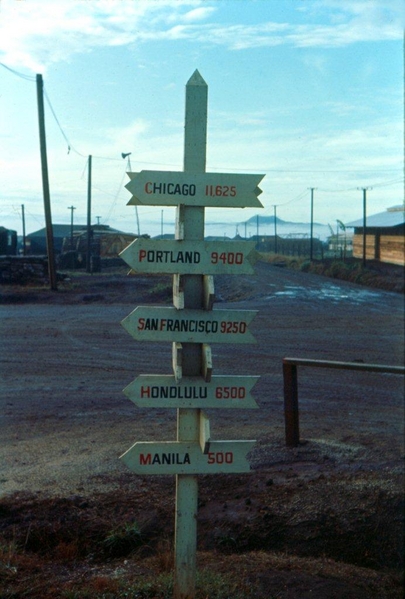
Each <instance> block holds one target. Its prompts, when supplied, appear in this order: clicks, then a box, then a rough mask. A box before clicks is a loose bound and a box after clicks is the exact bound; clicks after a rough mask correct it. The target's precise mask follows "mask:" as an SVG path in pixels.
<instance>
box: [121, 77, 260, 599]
mask: <svg viewBox="0 0 405 599" xmlns="http://www.w3.org/2000/svg"><path fill="white" fill-rule="evenodd" d="M207 95H208V88H207V84H206V83H205V81H204V79H203V78H202V77H201V75H200V73H199V72H198V71H195V72H194V74H193V75H192V77H191V78H190V80H189V81H188V83H187V85H186V114H185V136H184V171H181V172H169V171H167V172H166V171H141V172H140V173H128V174H129V176H130V179H131V181H130V182H129V183H128V185H127V186H126V187H127V189H128V190H129V191H130V192H131V194H132V198H131V200H130V201H129V202H128V204H130V205H140V204H142V205H155V206H156V205H158V206H160V205H161V206H163V205H166V206H176V207H177V212H176V231H175V240H174V241H173V240H152V239H138V240H136V241H135V242H133V243H132V244H131V245H130V246H129V247H127V248H126V249H125V250H124V251H123V252H122V253H121V256H122V258H123V259H124V260H125V261H126V262H127V263H128V264H129V266H130V267H131V268H132V269H133V270H134V271H135V272H142V273H171V274H173V275H174V276H173V306H174V307H172V308H166V307H148V306H138V307H137V308H136V309H135V310H133V312H131V314H129V315H128V316H127V317H126V318H124V320H123V321H122V323H121V324H122V325H123V327H124V328H125V329H126V330H127V331H128V332H129V333H130V334H131V335H132V336H133V337H134V338H135V339H136V340H139V341H171V342H172V347H173V351H172V355H173V364H172V366H173V375H153V374H144V375H140V376H138V377H137V378H136V379H135V380H134V381H133V382H132V383H130V384H129V385H128V386H127V387H126V388H125V389H124V393H125V394H126V395H127V397H129V399H130V400H131V401H133V402H134V403H135V404H136V405H137V406H140V407H151V408H161V407H166V408H177V440H176V441H166V442H154V441H148V442H137V443H135V444H134V445H133V446H132V447H131V448H130V449H128V451H126V452H125V453H124V454H123V455H122V456H121V459H122V460H123V462H124V463H125V464H126V465H127V466H128V467H129V468H130V469H131V470H132V471H133V472H135V473H137V474H140V475H144V474H175V475H176V522H175V573H174V598H175V599H193V598H194V597H195V574H196V550H197V500H198V485H197V475H198V474H210V473H212V474H218V473H236V472H248V471H249V462H248V459H247V455H248V453H249V451H250V450H251V448H252V447H253V444H254V443H255V442H254V441H250V440H249V441H239V440H238V441H217V440H212V438H211V430H210V423H209V419H208V417H207V416H206V414H205V413H204V412H203V411H202V408H239V409H240V408H257V404H256V402H255V401H254V399H253V397H252V395H251V390H252V388H253V386H254V385H255V383H256V382H257V380H258V378H259V377H256V376H229V375H228V376H217V375H214V376H213V375H212V370H213V366H212V355H211V349H210V345H209V344H210V343H253V342H254V341H255V339H254V337H253V335H252V333H251V332H250V331H249V325H250V323H251V321H252V320H253V318H254V316H255V314H256V312H255V311H251V310H213V309H212V307H213V303H214V298H215V291H214V282H213V276H212V275H215V274H221V273H227V274H250V273H252V272H253V268H252V266H253V264H254V262H255V251H254V244H253V243H251V242H246V241H244V242H234V241H229V242H225V241H222V242H215V243H213V242H206V241H204V211H205V207H208V206H209V207H232V208H235V207H236V208H242V207H247V206H248V207H262V204H261V203H260V202H259V200H258V195H259V194H260V193H261V190H260V188H259V187H258V185H259V183H260V181H261V180H262V179H263V176H264V175H245V174H227V173H206V172H205V160H206V139H207Z"/></svg>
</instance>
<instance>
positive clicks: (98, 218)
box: [96, 216, 101, 226]
mask: <svg viewBox="0 0 405 599" xmlns="http://www.w3.org/2000/svg"><path fill="white" fill-rule="evenodd" d="M100 218H101V216H96V219H97V226H99V224H100Z"/></svg>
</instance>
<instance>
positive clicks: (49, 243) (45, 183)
mask: <svg viewBox="0 0 405 599" xmlns="http://www.w3.org/2000/svg"><path fill="white" fill-rule="evenodd" d="M36 80H37V102H38V124H39V145H40V151H41V170H42V190H43V196H44V211H45V226H46V247H47V253H48V273H49V282H50V285H51V289H52V290H53V291H56V290H57V289H58V286H57V282H56V267H55V251H54V244H53V230H52V215H51V198H50V194H49V177H48V158H47V153H46V135H45V111H44V83H43V80H42V75H37V78H36Z"/></svg>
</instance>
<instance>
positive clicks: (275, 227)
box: [273, 204, 277, 254]
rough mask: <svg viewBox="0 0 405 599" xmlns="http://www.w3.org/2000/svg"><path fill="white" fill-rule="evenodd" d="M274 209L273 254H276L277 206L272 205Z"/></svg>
mask: <svg viewBox="0 0 405 599" xmlns="http://www.w3.org/2000/svg"><path fill="white" fill-rule="evenodd" d="M273 208H274V253H275V254H277V205H276V204H273Z"/></svg>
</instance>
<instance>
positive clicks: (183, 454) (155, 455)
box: [120, 441, 255, 475]
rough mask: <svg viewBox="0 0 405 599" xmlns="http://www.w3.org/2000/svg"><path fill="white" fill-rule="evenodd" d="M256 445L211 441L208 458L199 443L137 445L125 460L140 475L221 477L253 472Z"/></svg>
mask: <svg viewBox="0 0 405 599" xmlns="http://www.w3.org/2000/svg"><path fill="white" fill-rule="evenodd" d="M254 444H255V441H211V442H210V447H209V451H208V453H207V454H204V453H203V452H202V451H201V447H200V444H199V443H198V442H194V443H192V442H190V443H188V442H185V441H183V442H178V441H163V442H154V441H146V442H141V443H135V445H133V446H132V447H131V448H130V449H128V451H127V452H125V453H124V454H123V455H122V456H121V458H120V459H121V460H122V461H123V462H124V464H125V465H126V466H128V468H129V469H130V470H132V471H133V472H136V474H141V475H142V474H218V473H221V472H226V473H231V472H249V470H250V465H249V462H248V461H247V459H246V455H247V454H248V452H249V451H250V450H251V449H252V447H253V445H254Z"/></svg>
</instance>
